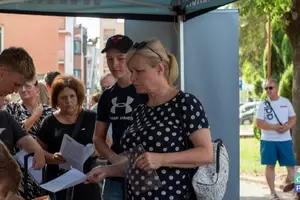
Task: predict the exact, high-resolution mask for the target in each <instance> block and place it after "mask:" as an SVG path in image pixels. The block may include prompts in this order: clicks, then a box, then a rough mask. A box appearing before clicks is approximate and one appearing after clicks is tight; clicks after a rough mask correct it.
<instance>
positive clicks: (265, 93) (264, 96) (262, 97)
mask: <svg viewBox="0 0 300 200" xmlns="http://www.w3.org/2000/svg"><path fill="white" fill-rule="evenodd" d="M266 99H267V92H266V91H264V92H263V93H262V95H261V96H260V100H261V101H265V100H266Z"/></svg>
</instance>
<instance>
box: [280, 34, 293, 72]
mask: <svg viewBox="0 0 300 200" xmlns="http://www.w3.org/2000/svg"><path fill="white" fill-rule="evenodd" d="M281 56H282V61H283V64H284V66H285V68H286V69H287V68H288V67H289V66H290V65H291V64H292V62H293V60H292V48H291V43H290V41H289V38H288V37H287V35H284V37H283V40H282V43H281Z"/></svg>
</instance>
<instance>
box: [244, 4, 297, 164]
mask: <svg viewBox="0 0 300 200" xmlns="http://www.w3.org/2000/svg"><path fill="white" fill-rule="evenodd" d="M248 1H249V0H248ZM255 3H256V6H253V7H252V8H253V10H255V12H256V13H262V14H263V15H269V16H270V17H271V18H272V20H274V21H275V22H276V23H275V28H279V29H282V30H284V32H285V33H286V35H287V37H288V38H289V41H290V44H291V48H292V49H291V51H292V61H293V74H294V75H293V93H292V94H293V106H294V109H295V112H296V115H298V116H300V56H299V55H300V54H299V52H300V31H299V30H300V1H299V0H256V1H252V4H255ZM244 11H245V12H246V11H248V12H250V11H249V8H247V9H246V10H244ZM241 13H242V12H241ZM299 132H300V123H299V122H298V123H297V124H296V126H295V127H294V129H293V133H294V134H293V140H294V144H295V154H296V162H297V165H300V134H299Z"/></svg>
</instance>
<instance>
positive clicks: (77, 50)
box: [74, 40, 81, 55]
mask: <svg viewBox="0 0 300 200" xmlns="http://www.w3.org/2000/svg"><path fill="white" fill-rule="evenodd" d="M74 54H76V55H80V54H81V41H80V40H74Z"/></svg>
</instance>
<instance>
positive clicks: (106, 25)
mask: <svg viewBox="0 0 300 200" xmlns="http://www.w3.org/2000/svg"><path fill="white" fill-rule="evenodd" d="M116 34H122V35H123V34H124V20H122V19H100V40H99V41H100V45H99V49H100V57H99V63H100V64H99V76H100V77H101V76H102V75H103V74H105V73H107V72H109V69H108V66H107V62H106V58H105V54H101V51H102V49H104V47H105V45H106V41H107V39H108V38H109V37H111V36H113V35H116Z"/></svg>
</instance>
